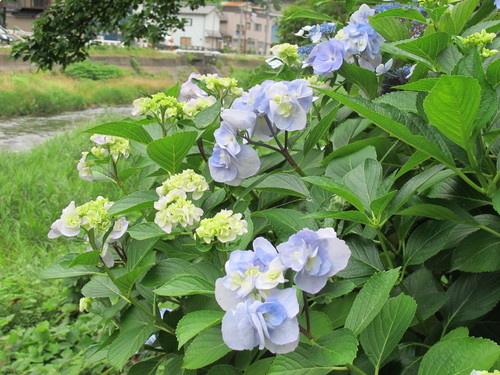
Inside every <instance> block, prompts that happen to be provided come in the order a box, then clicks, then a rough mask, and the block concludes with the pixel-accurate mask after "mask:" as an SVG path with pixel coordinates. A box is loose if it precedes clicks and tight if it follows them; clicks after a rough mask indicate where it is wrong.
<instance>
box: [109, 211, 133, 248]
mask: <svg viewBox="0 0 500 375" xmlns="http://www.w3.org/2000/svg"><path fill="white" fill-rule="evenodd" d="M128 225H129V222H128V220H127V219H126V218H125V216H120V217H119V218H118V220H116V221H115V224H114V226H113V229H112V230H111V233H109V235H108V238H107V239H106V242H114V241H116V240H118V239H119V238H121V237H122V236H123V235H124V234H125V232H126V231H127V229H128Z"/></svg>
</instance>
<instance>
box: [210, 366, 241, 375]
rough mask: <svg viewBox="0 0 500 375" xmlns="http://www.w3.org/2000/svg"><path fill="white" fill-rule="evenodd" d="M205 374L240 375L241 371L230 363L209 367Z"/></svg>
mask: <svg viewBox="0 0 500 375" xmlns="http://www.w3.org/2000/svg"><path fill="white" fill-rule="evenodd" d="M207 375H241V371H240V370H238V368H236V367H234V366H231V365H216V366H214V367H212V368H210V370H209V371H208V372H207Z"/></svg>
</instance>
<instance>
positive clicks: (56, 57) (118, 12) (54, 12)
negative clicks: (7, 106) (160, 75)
mask: <svg viewBox="0 0 500 375" xmlns="http://www.w3.org/2000/svg"><path fill="white" fill-rule="evenodd" d="M204 3H205V0H187V1H185V2H184V4H185V5H186V6H189V7H191V8H192V9H195V8H197V7H199V6H201V5H203V4H204ZM182 5H183V4H182V3H181V2H180V1H178V0H169V1H158V0H146V1H143V0H117V1H102V0H101V1H99V0H97V1H96V0H78V1H76V0H70V1H64V2H57V3H56V4H55V5H52V6H51V7H50V8H49V9H48V10H47V11H46V12H45V13H43V15H42V17H41V18H40V19H39V20H37V21H36V22H35V25H34V29H33V36H31V37H30V38H28V39H27V40H26V41H24V42H22V43H19V44H17V45H16V46H14V49H13V53H12V55H13V57H14V58H22V59H23V60H24V61H26V60H29V61H30V62H32V63H34V64H36V65H37V66H38V67H39V68H40V69H52V67H53V66H54V64H59V65H61V66H62V67H66V66H68V65H69V64H71V63H74V62H77V61H82V60H85V58H87V57H88V51H87V47H88V45H89V42H90V41H91V40H93V39H95V38H96V36H97V34H98V33H100V32H108V33H114V32H119V33H121V36H122V41H123V42H124V43H125V44H127V45H129V44H130V43H131V42H133V41H134V39H135V38H147V39H148V40H150V41H151V42H152V43H157V42H159V41H161V40H163V39H164V38H165V35H166V34H167V33H168V32H169V31H170V29H171V28H181V29H182V28H183V26H184V20H183V19H179V18H178V14H179V10H180V7H181V6H182Z"/></svg>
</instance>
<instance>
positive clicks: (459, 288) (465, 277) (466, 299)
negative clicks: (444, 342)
mask: <svg viewBox="0 0 500 375" xmlns="http://www.w3.org/2000/svg"><path fill="white" fill-rule="evenodd" d="M446 293H447V294H448V295H449V299H448V302H447V303H446V304H445V306H444V316H445V319H446V324H447V326H448V327H451V328H453V327H458V326H460V325H462V324H463V323H466V322H468V321H470V320H473V319H476V318H479V317H481V316H483V315H484V314H486V313H487V312H489V311H490V310H491V309H493V308H494V307H495V305H496V304H497V303H498V301H499V300H500V278H498V275H497V274H494V273H479V274H462V275H461V276H460V277H459V278H458V279H457V280H456V281H455V282H454V283H453V284H452V285H451V287H450V288H449V289H448V291H447V292H446Z"/></svg>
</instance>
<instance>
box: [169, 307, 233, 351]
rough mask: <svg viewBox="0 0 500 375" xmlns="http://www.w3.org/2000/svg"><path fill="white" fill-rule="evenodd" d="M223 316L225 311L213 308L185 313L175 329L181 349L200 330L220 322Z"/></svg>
mask: <svg viewBox="0 0 500 375" xmlns="http://www.w3.org/2000/svg"><path fill="white" fill-rule="evenodd" d="M223 316H224V312H223V311H213V310H199V311H194V312H192V313H189V314H186V315H184V317H183V318H182V319H181V320H180V321H179V323H178V325H177V329H176V330H175V334H176V335H177V341H178V342H179V349H180V348H181V347H182V346H183V345H184V344H185V343H186V342H188V341H189V340H191V339H192V338H193V337H195V336H196V335H197V334H199V333H200V332H202V331H204V330H205V329H207V328H210V327H212V326H214V325H216V324H219V323H220V322H221V321H222V317H223Z"/></svg>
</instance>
